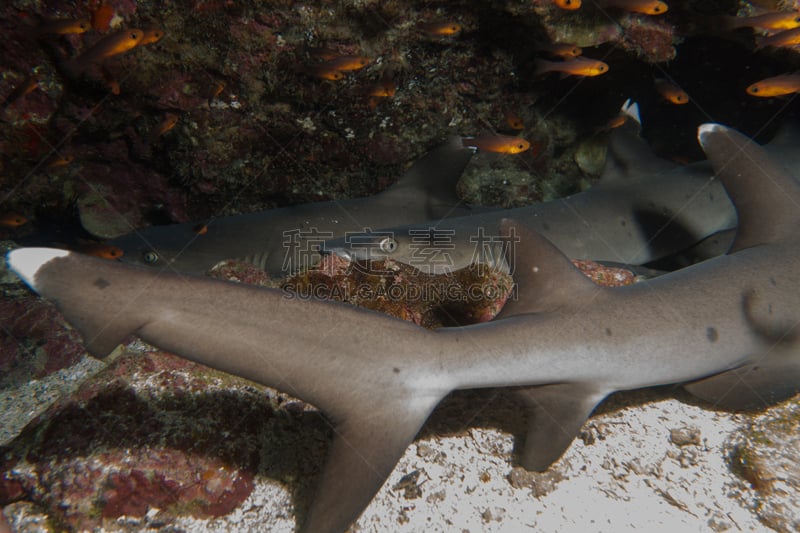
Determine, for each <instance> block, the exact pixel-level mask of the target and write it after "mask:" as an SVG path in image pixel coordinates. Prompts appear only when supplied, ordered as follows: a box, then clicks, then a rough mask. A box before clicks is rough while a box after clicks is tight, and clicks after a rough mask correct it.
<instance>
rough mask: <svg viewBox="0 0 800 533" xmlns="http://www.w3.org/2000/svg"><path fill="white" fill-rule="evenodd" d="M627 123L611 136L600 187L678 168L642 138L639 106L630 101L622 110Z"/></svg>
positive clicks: (627, 101) (615, 129) (621, 114)
mask: <svg viewBox="0 0 800 533" xmlns="http://www.w3.org/2000/svg"><path fill="white" fill-rule="evenodd" d="M620 116H623V117H625V119H626V120H625V122H624V123H623V124H622V125H621V126H619V127H617V128H614V129H613V130H611V132H610V133H609V134H608V151H607V152H606V162H605V165H604V166H603V172H602V173H601V174H600V182H599V183H598V185H603V184H608V183H615V182H620V181H622V182H630V181H636V180H640V179H642V177H643V176H652V175H654V174H660V173H662V172H668V171H670V170H672V169H674V168H675V167H676V166H677V165H675V164H674V163H670V162H669V161H667V160H665V159H661V158H660V157H658V156H656V155H655V154H654V153H653V150H651V149H650V145H648V144H647V141H645V140H644V139H643V138H642V137H641V135H640V132H641V129H642V123H641V119H640V118H639V106H638V105H636V103H635V102H634V103H631V102H630V100H626V101H625V104H624V105H623V106H622V109H621V110H620Z"/></svg>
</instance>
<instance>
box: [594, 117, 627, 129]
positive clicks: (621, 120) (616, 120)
mask: <svg viewBox="0 0 800 533" xmlns="http://www.w3.org/2000/svg"><path fill="white" fill-rule="evenodd" d="M627 121H628V115H626V114H625V113H620V114H619V115H617V116H616V117H613V118H612V119H610V120H609V121H608V122H606V125H605V126H604V127H603V128H602V129H603V130H613V129H614V128H619V127H620V126H622V125H623V124H625V123H626V122H627ZM601 131H602V130H601Z"/></svg>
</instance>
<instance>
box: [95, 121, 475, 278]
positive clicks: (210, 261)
mask: <svg viewBox="0 0 800 533" xmlns="http://www.w3.org/2000/svg"><path fill="white" fill-rule="evenodd" d="M471 156H472V151H470V150H469V149H467V148H464V147H463V146H462V144H461V139H460V138H459V137H453V138H452V139H450V140H449V141H448V142H446V143H444V144H442V145H441V146H439V147H437V148H435V149H433V150H431V151H430V152H429V153H428V154H426V155H425V156H424V157H422V158H421V159H420V160H418V161H417V162H416V163H414V165H412V166H411V168H410V169H409V170H408V171H407V172H406V173H405V174H404V175H403V176H402V177H400V179H398V180H397V183H395V184H394V185H392V186H391V187H389V188H388V189H386V190H385V191H382V192H380V193H378V194H376V195H373V196H370V197H365V198H352V199H347V200H331V201H327V202H315V203H310V204H303V205H296V206H288V207H280V208H276V209H269V210H265V211H258V212H255V213H245V214H240V215H231V216H225V217H217V218H214V219H211V220H204V221H194V222H187V223H183V224H169V225H165V226H151V227H148V228H142V229H138V230H135V231H133V232H131V233H129V234H126V235H123V236H121V237H117V238H116V239H112V240H110V241H109V242H108V244H110V245H112V246H116V247H117V248H119V249H121V250H122V251H123V255H122V258H121V259H122V261H123V262H125V263H131V264H138V265H143V266H148V267H151V268H153V269H164V268H166V269H169V270H174V271H177V272H189V273H196V274H201V273H205V272H206V271H208V270H210V269H211V268H212V267H213V266H214V265H216V264H217V263H219V262H220V261H223V260H225V259H237V260H241V261H245V262H248V263H252V264H254V265H255V266H257V267H259V268H261V269H262V270H265V271H267V272H269V273H270V274H275V275H289V274H293V273H295V272H297V271H299V270H303V269H305V268H308V267H309V266H311V265H313V264H315V263H317V262H318V261H319V258H320V256H319V254H318V253H317V250H316V249H317V248H318V247H319V246H320V245H321V244H322V242H323V240H325V239H328V238H333V237H338V236H341V235H344V234H345V233H346V232H353V231H364V230H365V228H375V227H383V226H389V225H395V224H410V223H413V222H421V221H424V220H432V219H435V220H439V219H442V218H446V217H453V216H466V215H469V214H472V213H474V212H482V211H486V210H487V208H481V207H471V206H469V205H467V204H466V203H465V202H463V201H462V200H460V199H459V198H458V196H457V195H456V184H457V183H458V180H459V179H460V178H461V174H462V173H463V171H464V167H466V165H467V163H469V160H470V158H471Z"/></svg>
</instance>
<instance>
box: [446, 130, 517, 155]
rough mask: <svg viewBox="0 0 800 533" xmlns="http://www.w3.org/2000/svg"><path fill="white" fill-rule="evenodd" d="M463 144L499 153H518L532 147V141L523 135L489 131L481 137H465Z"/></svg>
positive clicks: (462, 140)
mask: <svg viewBox="0 0 800 533" xmlns="http://www.w3.org/2000/svg"><path fill="white" fill-rule="evenodd" d="M461 144H462V145H464V146H465V147H467V148H477V149H478V150H481V151H483V152H496V153H498V154H518V153H520V152H524V151H525V150H527V149H528V148H530V147H531V143H529V142H528V141H526V140H525V139H523V138H521V137H512V136H510V135H498V134H494V133H487V134H484V135H481V136H479V137H464V138H462V139H461Z"/></svg>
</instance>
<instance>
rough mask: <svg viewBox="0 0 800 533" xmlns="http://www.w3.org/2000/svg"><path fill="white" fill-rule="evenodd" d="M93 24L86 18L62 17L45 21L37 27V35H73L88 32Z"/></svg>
mask: <svg viewBox="0 0 800 533" xmlns="http://www.w3.org/2000/svg"><path fill="white" fill-rule="evenodd" d="M91 27H92V24H91V23H90V22H89V21H88V20H86V19H61V20H51V21H49V22H44V23H42V24H40V25H39V27H37V28H36V34H37V35H45V34H55V35H73V34H79V33H86V32H87V31H89V28H91Z"/></svg>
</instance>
